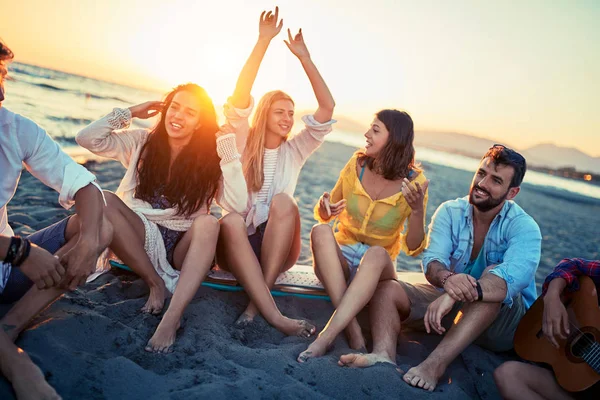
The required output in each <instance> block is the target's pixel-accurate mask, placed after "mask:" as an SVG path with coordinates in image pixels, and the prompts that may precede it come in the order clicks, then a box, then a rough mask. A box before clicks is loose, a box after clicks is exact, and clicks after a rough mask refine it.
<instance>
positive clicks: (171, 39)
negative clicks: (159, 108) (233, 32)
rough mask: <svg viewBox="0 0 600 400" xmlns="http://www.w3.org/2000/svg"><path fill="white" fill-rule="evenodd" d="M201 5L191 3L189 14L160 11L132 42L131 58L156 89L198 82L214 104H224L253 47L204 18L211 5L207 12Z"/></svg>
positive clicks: (138, 29)
mask: <svg viewBox="0 0 600 400" xmlns="http://www.w3.org/2000/svg"><path fill="white" fill-rule="evenodd" d="M197 7H198V6H197V5H194V6H192V5H190V6H189V7H187V9H185V13H182V12H181V11H182V10H181V8H177V7H167V8H164V9H160V10H157V11H155V12H154V13H153V14H152V15H150V16H149V17H148V18H147V20H148V21H147V23H144V24H137V25H136V28H135V32H134V33H133V34H132V35H131V36H129V37H128V38H127V50H128V51H127V52H126V54H127V55H128V57H129V58H130V60H131V63H132V64H134V65H139V66H140V71H139V72H140V79H144V80H147V81H149V82H148V83H149V84H150V86H155V87H156V88H157V89H168V88H171V87H173V86H176V85H179V84H181V83H186V82H194V83H197V84H199V85H200V86H202V87H204V88H205V89H206V90H207V91H208V93H209V94H210V95H211V97H213V99H214V100H216V101H223V100H224V99H225V98H226V97H227V96H228V95H229V94H230V92H231V91H232V90H233V88H234V86H235V80H236V79H237V74H238V73H239V70H240V68H241V66H242V65H243V62H244V58H245V57H246V56H247V55H248V53H249V51H250V47H249V46H248V45H247V44H246V43H242V44H241V45H240V44H239V43H238V42H239V38H235V37H229V36H227V30H226V29H223V28H222V26H221V27H220V28H219V25H218V23H217V22H216V21H214V22H211V21H209V20H206V18H208V17H204V18H199V17H198V16H199V15H205V16H206V15H207V14H210V11H211V10H210V7H209V8H208V9H207V7H206V6H205V5H202V7H203V8H202V10H201V11H202V13H200V12H199V10H197V9H196V8H197ZM228 18H229V17H228ZM199 19H201V21H200V20H199ZM228 23H232V21H228ZM233 23H235V21H234V22H233ZM159 27H160V28H159ZM215 97H216V98H215Z"/></svg>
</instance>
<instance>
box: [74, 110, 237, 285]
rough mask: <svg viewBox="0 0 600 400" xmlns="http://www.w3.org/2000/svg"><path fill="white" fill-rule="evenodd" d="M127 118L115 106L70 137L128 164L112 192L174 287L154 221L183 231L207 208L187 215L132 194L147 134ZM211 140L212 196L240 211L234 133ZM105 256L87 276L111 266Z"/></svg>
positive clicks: (175, 273) (173, 274)
mask: <svg viewBox="0 0 600 400" xmlns="http://www.w3.org/2000/svg"><path fill="white" fill-rule="evenodd" d="M130 123H131V112H130V111H129V109H118V108H116V109H114V110H113V111H112V112H111V113H110V114H108V115H106V116H105V117H103V118H101V119H99V120H98V121H95V122H93V123H91V124H90V125H88V126H87V127H85V128H84V129H82V130H81V131H80V132H79V133H78V134H77V137H76V138H75V139H76V141H77V143H78V144H79V145H81V146H82V147H85V148H86V149H88V150H90V151H91V152H92V153H94V154H97V155H99V156H102V157H107V158H112V159H114V160H117V161H119V162H121V164H123V166H124V167H125V168H127V171H126V172H125V176H124V177H123V179H122V180H121V183H120V185H119V187H118V189H117V196H119V197H120V198H121V199H122V200H123V202H124V203H125V204H126V205H127V206H128V207H129V208H131V209H132V210H133V211H135V212H136V213H137V215H139V217H140V218H141V219H142V221H143V222H144V226H145V230H146V241H145V250H146V253H147V254H148V257H149V258H150V261H151V262H152V265H153V266H154V268H155V269H156V272H157V273H158V274H159V275H160V277H161V278H162V279H163V280H164V281H165V285H166V287H167V289H168V290H169V291H170V292H174V291H175V287H176V285H177V280H178V279H179V271H177V270H175V269H174V268H173V267H172V266H171V265H170V264H169V262H168V261H167V253H166V250H165V246H164V242H163V240H162V236H161V235H160V232H159V230H158V227H157V224H158V225H161V226H164V227H166V228H168V229H172V230H176V231H187V230H188V229H189V228H190V227H191V225H192V222H193V221H194V219H195V218H196V217H197V216H199V215H206V214H207V213H208V211H209V210H208V208H207V207H206V206H205V205H203V206H202V207H201V208H200V209H199V210H198V211H196V212H195V213H193V214H192V215H191V216H189V217H186V216H184V215H178V214H177V210H176V209H174V208H168V209H164V210H160V209H154V208H152V206H151V205H150V204H149V203H147V202H145V201H143V200H141V199H137V198H135V197H134V194H135V188H136V187H137V183H138V176H137V163H138V160H139V158H140V155H141V154H140V153H141V151H142V147H143V145H144V144H145V143H146V141H147V140H148V135H149V130H148V129H126V128H128V127H129V125H130ZM216 140H217V152H218V153H219V157H221V163H220V165H221V171H222V173H223V175H222V177H221V180H220V182H219V189H218V192H217V196H216V199H215V200H216V201H217V204H219V205H220V206H221V207H223V208H226V209H231V210H235V211H236V212H242V211H243V210H245V208H246V203H247V198H248V195H247V188H246V182H245V180H244V173H243V171H242V164H241V162H240V154H239V153H238V151H237V147H236V138H235V135H234V134H229V135H224V136H221V137H219V138H217V139H216ZM109 258H110V254H109V252H108V251H106V252H104V254H103V255H102V256H101V257H100V258H99V260H98V271H97V272H96V273H95V274H94V275H93V276H92V277H90V279H88V280H91V279H94V278H95V277H97V276H98V275H99V274H101V273H103V272H105V271H107V270H108V269H109V268H110V266H109V265H108V260H109Z"/></svg>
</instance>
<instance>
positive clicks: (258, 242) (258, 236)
mask: <svg viewBox="0 0 600 400" xmlns="http://www.w3.org/2000/svg"><path fill="white" fill-rule="evenodd" d="M268 222H269V221H266V222H263V223H262V224H260V225H259V226H257V227H256V232H254V233H253V234H252V235H249V236H248V241H249V242H250V246H252V251H254V254H256V258H257V259H258V262H259V263H260V254H261V251H260V250H261V248H262V242H263V239H264V237H265V230H266V229H267V223H268Z"/></svg>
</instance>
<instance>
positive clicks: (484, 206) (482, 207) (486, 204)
mask: <svg viewBox="0 0 600 400" xmlns="http://www.w3.org/2000/svg"><path fill="white" fill-rule="evenodd" d="M475 189H479V190H481V191H482V192H484V193H485V194H487V195H488V198H487V199H486V200H483V201H481V202H479V203H475V199H474V197H473V191H474V190H475ZM506 197H508V190H507V191H506V193H504V194H503V195H502V196H500V197H498V198H494V197H492V195H491V194H490V193H489V192H488V191H487V190H485V189H483V188H482V187H481V186H479V185H475V186H472V187H471V191H470V192H469V203H471V204H472V205H473V207H475V208H477V209H478V210H479V211H481V212H488V211H490V210H491V209H493V208H495V207H497V206H498V205H500V204H501V203H502V202H503V201H504V200H506Z"/></svg>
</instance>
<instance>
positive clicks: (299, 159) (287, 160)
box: [223, 98, 336, 235]
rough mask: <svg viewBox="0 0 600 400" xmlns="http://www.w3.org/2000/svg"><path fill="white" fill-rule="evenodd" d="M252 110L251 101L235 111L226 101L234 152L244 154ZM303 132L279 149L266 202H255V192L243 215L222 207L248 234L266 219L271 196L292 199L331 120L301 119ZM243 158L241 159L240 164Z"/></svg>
mask: <svg viewBox="0 0 600 400" xmlns="http://www.w3.org/2000/svg"><path fill="white" fill-rule="evenodd" d="M253 107H254V99H253V98H252V99H251V101H250V106H249V107H248V108H246V109H239V108H235V107H234V106H233V105H231V103H230V102H227V104H225V107H224V110H225V117H226V118H227V123H229V124H230V125H231V126H232V127H233V128H234V129H235V131H236V136H237V146H238V151H239V153H241V154H244V148H245V146H246V139H247V138H248V134H249V131H250V124H249V122H248V118H249V117H250V114H251V113H252V109H253ZM302 121H303V122H304V125H305V126H304V129H302V130H301V131H300V132H299V133H298V134H296V135H293V136H290V138H289V139H287V140H286V141H285V142H283V143H282V144H281V146H279V148H278V149H279V157H278V161H277V167H276V169H275V177H274V178H273V183H272V185H271V187H270V189H269V194H268V196H267V201H266V202H262V201H258V199H257V196H258V192H251V193H248V196H247V199H248V203H247V205H246V207H245V209H244V211H243V212H241V213H240V212H239V211H236V210H233V209H228V208H227V207H225V206H223V208H224V211H226V212H238V213H240V214H241V215H242V217H244V218H245V220H246V226H247V227H248V235H252V234H253V233H254V232H256V227H257V226H259V225H260V224H262V223H263V222H265V221H267V219H268V218H269V207H270V205H271V201H272V200H273V196H275V195H276V194H278V193H286V194H289V195H290V196H294V191H295V190H296V184H297V183H298V175H300V170H301V169H302V166H303V165H304V163H305V162H306V160H307V159H308V157H309V156H310V155H311V154H312V153H313V152H314V151H315V150H316V149H317V148H319V146H321V144H323V141H324V140H325V135H327V134H328V133H329V132H331V131H332V127H331V125H332V124H333V123H335V122H336V121H335V120H333V119H332V120H330V121H328V122H325V123H319V122H318V121H316V120H315V118H314V117H313V116H312V115H305V116H303V117H302ZM245 159H246V157H242V162H244V161H245Z"/></svg>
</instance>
